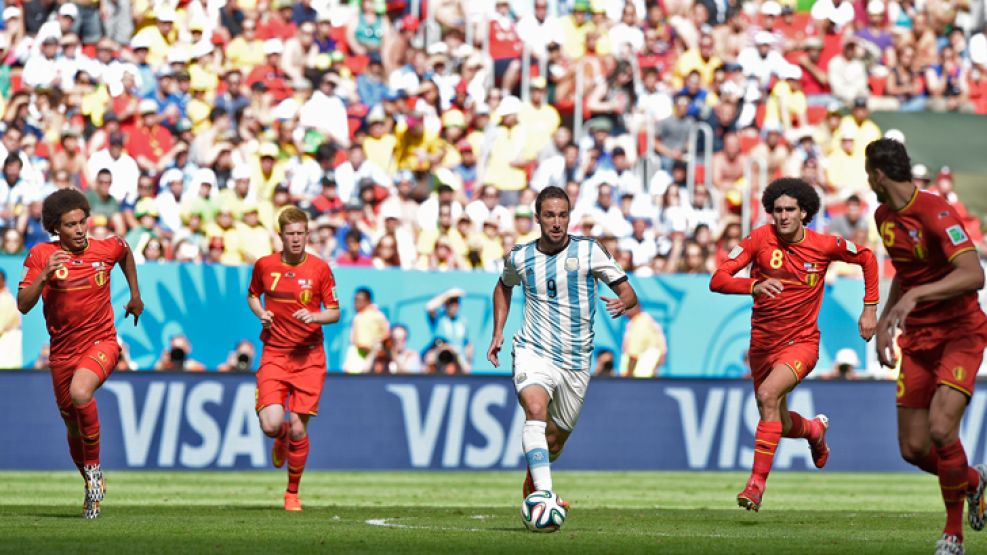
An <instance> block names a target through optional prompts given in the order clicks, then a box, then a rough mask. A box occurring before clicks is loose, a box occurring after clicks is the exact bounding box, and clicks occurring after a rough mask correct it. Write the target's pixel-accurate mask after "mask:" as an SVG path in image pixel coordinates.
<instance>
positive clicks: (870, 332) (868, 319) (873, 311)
mask: <svg viewBox="0 0 987 555" xmlns="http://www.w3.org/2000/svg"><path fill="white" fill-rule="evenodd" d="M857 330H858V331H859V332H860V337H861V338H863V340H864V341H870V338H871V337H874V332H875V331H877V306H876V305H867V306H866V307H864V311H863V312H862V313H861V314H860V320H858V321H857Z"/></svg>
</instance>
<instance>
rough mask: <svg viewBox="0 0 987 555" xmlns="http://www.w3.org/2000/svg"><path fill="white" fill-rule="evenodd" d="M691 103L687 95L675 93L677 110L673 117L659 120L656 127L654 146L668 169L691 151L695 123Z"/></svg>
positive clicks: (662, 163) (663, 166) (663, 165)
mask: <svg viewBox="0 0 987 555" xmlns="http://www.w3.org/2000/svg"><path fill="white" fill-rule="evenodd" d="M690 104H691V101H690V99H689V97H688V96H687V95H684V94H681V93H680V94H677V95H675V112H674V113H673V114H672V116H671V117H669V118H666V119H664V120H662V121H660V122H658V123H657V125H656V127H655V147H654V148H655V152H656V153H657V154H658V156H659V158H660V159H661V166H662V168H663V169H665V170H666V171H668V170H671V168H672V164H673V163H674V162H676V161H682V160H685V156H686V154H687V153H688V152H689V149H690V146H689V144H688V142H689V134H690V132H691V131H692V128H693V126H694V125H695V122H694V121H693V119H692V118H690V117H689V115H688V114H689V106H690Z"/></svg>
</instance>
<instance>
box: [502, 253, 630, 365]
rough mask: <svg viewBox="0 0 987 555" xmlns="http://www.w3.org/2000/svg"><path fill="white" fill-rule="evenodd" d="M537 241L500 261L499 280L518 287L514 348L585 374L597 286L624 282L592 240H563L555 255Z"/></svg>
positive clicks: (619, 273)
mask: <svg viewBox="0 0 987 555" xmlns="http://www.w3.org/2000/svg"><path fill="white" fill-rule="evenodd" d="M537 243H538V242H537V241H532V242H530V243H525V244H523V245H517V246H515V247H514V248H513V249H511V252H510V253H508V254H507V256H505V257H504V271H503V274H502V275H501V278H500V279H501V281H502V282H503V284H504V285H506V286H508V287H514V286H515V285H521V286H522V287H523V288H524V299H525V303H524V322H523V324H522V325H521V329H520V331H518V333H516V334H515V335H514V346H515V347H524V348H527V349H531V350H532V351H534V352H535V353H537V354H538V355H540V356H542V357H545V358H547V359H549V360H551V361H553V362H554V363H555V364H556V365H558V367H559V368H563V369H566V370H578V371H586V372H588V371H589V364H590V358H591V357H592V355H593V319H594V318H595V316H596V299H597V289H598V286H597V282H598V281H602V282H603V283H605V284H607V285H609V286H610V287H614V286H616V285H617V284H618V283H620V282H621V281H624V280H626V279H627V276H626V275H625V274H624V271H623V270H622V269H621V268H620V266H619V265H617V262H616V261H615V260H614V259H613V257H612V256H610V253H608V252H607V251H606V249H604V248H603V247H601V246H600V244H599V243H597V242H596V239H593V238H592V237H575V236H571V235H570V236H569V244H568V246H566V247H565V248H564V249H562V250H561V251H560V252H558V253H556V254H545V253H542V252H541V251H539V250H538V248H537V246H536V245H537Z"/></svg>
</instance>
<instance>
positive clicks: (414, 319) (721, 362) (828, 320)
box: [0, 257, 865, 377]
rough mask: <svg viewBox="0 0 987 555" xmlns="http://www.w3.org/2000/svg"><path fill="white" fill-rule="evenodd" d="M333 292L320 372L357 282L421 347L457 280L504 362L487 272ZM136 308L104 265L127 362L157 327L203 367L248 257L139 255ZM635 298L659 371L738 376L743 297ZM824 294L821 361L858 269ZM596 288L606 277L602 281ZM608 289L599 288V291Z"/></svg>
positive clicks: (477, 335)
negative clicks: (337, 310) (206, 260)
mask: <svg viewBox="0 0 987 555" xmlns="http://www.w3.org/2000/svg"><path fill="white" fill-rule="evenodd" d="M22 263H23V261H22V260H21V259H15V258H9V257H7V258H4V257H0V268H2V269H3V270H5V271H6V272H7V275H8V276H9V279H10V282H11V289H12V290H16V283H17V280H18V279H19V277H20V275H21V264H22ZM334 271H335V274H336V281H337V283H338V287H337V291H338V294H339V297H340V300H341V303H342V319H341V321H340V323H338V324H335V325H332V326H328V327H327V328H326V349H327V359H328V365H329V368H330V371H338V370H340V369H341V368H342V362H343V356H344V354H345V352H346V349H347V347H348V346H349V344H350V322H352V320H353V314H354V311H353V295H354V292H355V290H356V288H358V287H367V288H369V289H370V290H371V291H372V292H373V295H374V302H375V303H376V304H377V305H378V306H379V307H380V309H381V311H382V312H383V313H384V314H385V315H386V316H387V318H388V319H389V321H390V322H391V323H392V324H395V323H402V324H405V325H406V326H407V327H408V328H409V330H410V335H409V342H408V344H409V347H410V348H412V349H414V350H417V351H421V350H423V349H424V348H425V347H426V345H427V344H429V343H430V342H431V340H432V338H433V337H432V331H431V330H430V328H429V325H428V319H427V316H426V312H425V304H426V303H427V302H428V300H429V299H430V298H432V297H433V296H434V295H436V294H438V293H441V292H442V291H445V290H446V289H449V288H452V287H459V288H462V289H463V290H464V291H465V297H464V298H463V301H462V309H461V310H462V314H463V316H464V317H465V318H466V321H467V329H468V332H469V333H468V337H469V340H470V341H471V342H472V344H473V345H474V351H475V354H474V356H473V360H472V363H473V368H474V372H478V373H497V372H501V373H506V372H509V371H510V368H511V358H510V349H509V348H507V349H505V350H504V352H503V353H502V355H501V367H500V370H499V371H498V370H494V368H493V367H492V366H491V365H490V363H489V362H487V361H486V356H485V353H486V349H487V346H488V344H489V341H490V335H491V330H492V326H493V316H492V301H491V291H492V290H493V287H494V285H495V284H496V282H497V279H498V276H497V275H496V274H489V273H481V272H471V273H465V272H449V273H425V272H401V271H394V270H372V269H353V268H338V269H335V270H334ZM138 273H139V276H140V282H141V293H142V295H143V298H144V304H145V307H146V308H145V312H144V315H143V316H142V317H141V319H140V325H139V326H138V327H136V328H135V327H134V325H133V321H127V322H124V321H123V320H122V318H123V306H124V305H125V304H126V302H127V299H128V291H127V284H126V282H125V280H124V279H123V275H122V273H120V272H119V270H115V271H114V272H113V276H112V283H111V285H112V299H113V306H114V310H115V311H116V316H117V328H118V330H119V332H120V335H121V337H122V338H123V340H124V341H125V342H126V343H127V345H128V347H129V350H130V354H131V357H132V358H133V359H134V360H135V361H136V362H137V365H138V367H139V368H142V369H143V368H152V367H153V366H154V363H155V361H156V360H157V359H158V358H159V357H160V356H161V355H162V353H163V351H164V349H165V346H166V345H167V344H168V341H169V338H170V337H171V336H172V335H174V334H177V333H184V334H185V335H187V336H188V337H189V339H190V340H191V343H192V353H191V358H192V359H195V360H198V361H200V362H202V363H203V364H204V365H205V366H206V367H207V368H216V367H217V366H218V365H219V364H220V363H222V362H223V361H225V360H226V359H227V355H228V354H229V353H230V352H231V351H232V350H233V348H234V346H235V344H236V343H237V342H238V341H240V340H242V339H249V340H253V341H254V342H255V343H256V344H257V346H258V347H259V346H260V345H259V342H258V341H257V336H258V334H259V333H260V324H259V322H258V321H257V319H256V318H255V317H254V316H253V314H251V313H250V310H249V309H248V308H247V302H246V296H247V282H248V280H249V277H250V268H248V267H231V266H200V265H183V264H177V263H163V264H145V265H142V266H139V267H138ZM632 283H633V284H634V287H635V289H636V290H637V292H638V297H639V299H640V300H641V306H642V307H643V308H644V310H646V311H647V312H648V313H649V314H650V315H651V316H652V317H654V319H655V320H656V321H657V322H658V323H659V324H661V326H662V327H663V328H664V330H665V334H666V335H667V338H668V344H669V345H670V349H669V353H668V357H667V360H666V362H665V365H664V366H663V367H662V368H661V369H660V374H661V375H662V376H668V377H740V376H742V375H744V373H745V372H746V363H745V361H744V353H745V351H746V349H747V344H748V340H749V336H750V299H749V298H747V297H743V296H729V297H728V296H722V295H716V294H713V293H710V291H709V277H708V276H696V275H668V276H661V277H658V278H643V279H638V278H632ZM825 287H826V289H827V290H826V298H825V300H824V301H823V305H822V309H821V311H820V315H819V326H820V329H821V330H822V344H821V346H820V353H819V354H820V357H819V364H818V367H819V368H822V369H828V368H830V367H831V366H832V364H833V360H834V358H835V356H836V352H837V351H839V350H840V349H843V348H851V349H853V350H855V351H856V352H857V355H858V358H859V359H860V360H865V356H864V348H865V344H864V342H863V341H861V340H860V338H859V337H857V323H856V322H857V318H858V316H859V314H860V310H861V308H862V302H861V299H862V298H863V284H862V282H861V281H859V280H838V281H836V282H835V283H834V284H831V285H829V284H828V285H826V286H825ZM604 290H606V288H605V287H604ZM606 293H608V291H604V294H606ZM521 297H522V294H521V292H520V291H517V292H515V294H514V304H513V305H512V308H511V314H510V318H509V319H508V322H507V326H506V329H505V336H506V337H508V338H509V337H510V334H512V333H513V332H514V331H515V330H516V329H518V327H519V326H520V323H521V313H522V300H521ZM626 325H627V321H626V319H619V320H611V319H610V318H609V317H607V315H606V310H605V309H604V307H603V303H602V301H601V302H599V303H598V306H597V317H596V324H595V330H596V345H597V347H598V348H607V349H611V350H613V351H615V352H617V353H619V352H620V345H621V343H622V341H623V334H624V329H625V327H626ZM23 328H24V361H25V365H27V366H31V365H32V363H33V361H34V360H35V359H36V358H37V356H38V352H39V351H40V349H41V347H42V345H43V344H45V343H46V342H47V341H48V334H47V333H46V331H45V327H44V319H43V316H42V313H41V309H40V307H38V308H35V310H33V311H31V312H30V313H29V314H28V315H27V316H26V317H25V318H24V323H23Z"/></svg>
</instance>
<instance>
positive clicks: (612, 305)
mask: <svg viewBox="0 0 987 555" xmlns="http://www.w3.org/2000/svg"><path fill="white" fill-rule="evenodd" d="M600 300H601V301H603V302H604V303H606V305H607V312H609V313H610V317H611V318H620V316H621V315H622V314H623V313H624V301H622V300H620V299H619V298H616V297H600Z"/></svg>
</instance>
